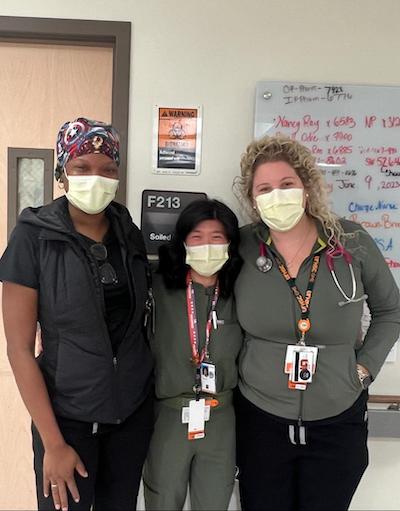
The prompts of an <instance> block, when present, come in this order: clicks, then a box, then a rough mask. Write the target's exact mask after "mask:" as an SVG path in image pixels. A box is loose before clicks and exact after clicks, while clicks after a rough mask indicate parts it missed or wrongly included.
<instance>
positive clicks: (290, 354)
mask: <svg viewBox="0 0 400 511" xmlns="http://www.w3.org/2000/svg"><path fill="white" fill-rule="evenodd" d="M317 355H318V348H317V347H316V346H299V345H289V346H288V347H287V350H286V357H285V369H284V370H285V373H286V374H288V375H289V380H288V387H289V388H290V389H296V390H306V388H307V385H308V384H310V383H311V382H312V377H313V374H314V373H315V370H316V364H317Z"/></svg>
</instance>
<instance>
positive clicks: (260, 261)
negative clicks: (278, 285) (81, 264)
mask: <svg viewBox="0 0 400 511" xmlns="http://www.w3.org/2000/svg"><path fill="white" fill-rule="evenodd" d="M256 266H257V268H258V270H259V271H261V272H262V273H267V272H268V271H269V270H270V269H271V268H272V260H271V259H270V258H269V257H266V256H264V255H260V256H259V257H257V260H256Z"/></svg>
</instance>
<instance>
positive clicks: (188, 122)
mask: <svg viewBox="0 0 400 511" xmlns="http://www.w3.org/2000/svg"><path fill="white" fill-rule="evenodd" d="M201 121H202V117H201V107H199V106H197V107H190V108H176V107H161V106H155V108H154V126H153V172H154V173H156V174H183V175H197V174H199V173H200V154H201Z"/></svg>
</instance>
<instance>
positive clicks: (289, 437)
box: [236, 392, 368, 511]
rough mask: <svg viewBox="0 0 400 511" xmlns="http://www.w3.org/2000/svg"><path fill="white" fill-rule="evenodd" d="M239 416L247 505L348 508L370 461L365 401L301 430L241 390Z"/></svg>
mask: <svg viewBox="0 0 400 511" xmlns="http://www.w3.org/2000/svg"><path fill="white" fill-rule="evenodd" d="M236 417H237V449H238V452H237V456H238V466H239V485H240V499H241V504H242V510H243V511H258V510H259V511H261V510H262V511H283V510H285V511H286V510H287V511H289V510H291V511H344V510H346V509H348V507H349V505H350V501H351V499H352V497H353V495H354V492H355V490H356V488H357V486H358V484H359V482H360V479H361V477H362V475H363V473H364V471H365V469H366V468H367V465H368V450H367V429H368V428H367V420H366V406H365V405H364V406H362V407H361V409H357V410H356V411H355V412H354V413H350V414H345V416H344V417H343V418H339V419H338V420H335V422H330V423H325V424H321V423H319V424H318V425H309V424H310V423H308V425H307V426H305V429H304V430H302V431H301V432H300V430H299V427H298V425H297V424H295V423H292V424H291V426H292V429H289V426H290V425H289V424H287V423H284V422H279V421H277V420H276V419H273V418H272V417H273V416H271V415H269V414H266V413H265V412H264V411H262V410H261V409H259V408H258V407H256V406H255V405H253V404H252V403H251V402H250V401H248V400H247V399H246V398H244V397H243V395H241V394H240V392H238V393H237V396H236ZM338 417H340V416H338Z"/></svg>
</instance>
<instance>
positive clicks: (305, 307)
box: [274, 254, 321, 344]
mask: <svg viewBox="0 0 400 511" xmlns="http://www.w3.org/2000/svg"><path fill="white" fill-rule="evenodd" d="M274 258H275V261H276V264H277V266H278V269H279V271H280V272H281V274H282V275H283V278H284V279H285V280H286V282H287V283H288V285H289V287H290V289H291V290H292V293H293V295H294V297H295V298H296V300H297V303H298V304H299V306H300V310H301V319H299V321H298V322H297V328H298V330H299V332H300V340H299V343H300V344H305V342H304V339H305V336H306V332H308V330H310V328H311V321H310V318H309V315H310V314H309V313H310V304H311V298H312V295H313V290H314V284H315V280H316V278H317V273H318V268H319V263H320V260H321V256H320V255H319V254H317V255H315V256H314V257H313V261H312V265H311V272H310V277H309V279H308V285H307V290H306V294H305V297H304V296H303V295H302V294H301V293H300V291H299V288H298V287H297V286H296V280H295V279H294V278H293V277H291V276H290V274H289V272H288V270H287V268H286V266H285V265H284V264H283V262H282V261H281V260H280V259H279V258H278V257H277V256H276V255H274Z"/></svg>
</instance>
